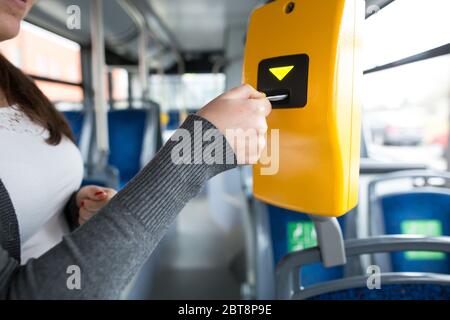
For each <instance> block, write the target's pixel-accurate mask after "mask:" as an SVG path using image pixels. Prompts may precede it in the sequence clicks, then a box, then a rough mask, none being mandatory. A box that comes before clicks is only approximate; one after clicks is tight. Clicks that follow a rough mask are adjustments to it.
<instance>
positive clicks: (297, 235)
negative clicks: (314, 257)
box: [287, 221, 317, 252]
mask: <svg viewBox="0 0 450 320" xmlns="http://www.w3.org/2000/svg"><path fill="white" fill-rule="evenodd" d="M287 242H288V243H287V245H288V252H292V251H298V250H303V249H307V248H311V247H315V246H317V235H316V229H315V228H314V223H313V222H312V221H296V222H288V225H287Z"/></svg>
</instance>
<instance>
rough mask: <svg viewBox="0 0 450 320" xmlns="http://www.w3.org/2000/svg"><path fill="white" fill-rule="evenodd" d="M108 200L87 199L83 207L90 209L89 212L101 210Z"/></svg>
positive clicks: (83, 202) (82, 204)
mask: <svg viewBox="0 0 450 320" xmlns="http://www.w3.org/2000/svg"><path fill="white" fill-rule="evenodd" d="M106 203H108V201H105V200H89V199H85V200H83V201H82V203H81V208H84V209H86V210H88V211H89V212H97V211H99V210H100V209H101V208H102V207H103V206H104V205H105V204H106Z"/></svg>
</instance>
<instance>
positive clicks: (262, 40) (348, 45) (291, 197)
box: [243, 0, 365, 217]
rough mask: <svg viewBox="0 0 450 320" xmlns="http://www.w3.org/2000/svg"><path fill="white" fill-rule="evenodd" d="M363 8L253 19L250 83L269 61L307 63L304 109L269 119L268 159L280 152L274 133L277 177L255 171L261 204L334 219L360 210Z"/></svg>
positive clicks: (280, 0) (282, 5) (353, 4)
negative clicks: (297, 58) (303, 57)
mask: <svg viewBox="0 0 450 320" xmlns="http://www.w3.org/2000/svg"><path fill="white" fill-rule="evenodd" d="M291 2H293V3H294V4H295V7H294V10H293V11H292V12H290V13H287V10H286V9H287V7H288V6H289V3H291ZM364 8H365V6H364V1H362V0H295V1H285V0H277V1H275V2H272V3H269V4H267V5H265V6H262V7H260V8H258V9H256V10H255V11H254V12H253V14H252V16H251V19H250V24H249V29H248V35H247V44H246V49H245V58H244V75H243V81H244V82H245V83H248V84H250V85H252V86H254V87H257V84H258V78H257V77H258V65H259V63H260V62H261V61H262V60H264V59H268V58H273V57H281V56H288V55H297V54H307V55H308V56H309V75H308V90H307V104H306V106H305V107H304V108H290V109H274V110H273V111H272V113H271V115H270V116H269V118H268V124H269V134H268V148H269V151H270V152H269V154H270V153H273V152H274V151H275V150H273V148H272V146H271V144H270V141H271V132H270V130H271V129H279V169H278V172H277V173H276V174H274V175H263V174H261V169H262V168H263V167H264V166H263V165H262V164H258V165H255V166H254V195H255V197H256V198H258V199H260V200H262V201H264V202H267V203H269V204H273V205H276V206H279V207H282V208H286V209H290V210H295V211H300V212H304V213H308V214H316V215H321V216H330V217H338V216H341V215H343V214H345V213H347V212H348V211H350V210H351V209H353V208H354V207H355V206H356V205H357V202H358V177H359V158H360V135H361V124H360V121H361V120H360V92H361V82H362V67H361V61H360V47H361V28H362V23H363V21H364ZM291 72H292V71H291Z"/></svg>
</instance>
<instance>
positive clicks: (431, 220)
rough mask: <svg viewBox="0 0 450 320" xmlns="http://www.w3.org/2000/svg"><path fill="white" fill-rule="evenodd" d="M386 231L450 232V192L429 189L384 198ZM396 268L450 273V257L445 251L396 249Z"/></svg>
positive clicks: (385, 232) (394, 256)
mask: <svg viewBox="0 0 450 320" xmlns="http://www.w3.org/2000/svg"><path fill="white" fill-rule="evenodd" d="M379 201H380V207H381V211H382V220H383V226H384V234H415V235H421V236H449V235H450V192H446V191H443V190H437V189H436V188H433V189H431V188H427V189H424V190H421V191H413V192H404V193H395V194H389V195H385V196H383V197H381V198H380V200H379ZM391 264H392V271H405V272H406V271H411V272H437V273H450V257H449V255H448V254H445V253H441V252H414V251H408V252H398V253H397V252H396V253H392V254H391Z"/></svg>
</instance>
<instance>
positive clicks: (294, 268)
mask: <svg viewBox="0 0 450 320" xmlns="http://www.w3.org/2000/svg"><path fill="white" fill-rule="evenodd" d="M398 251H401V252H406V251H417V252H427V251H428V252H437V253H447V254H448V253H449V252H450V237H446V236H441V237H423V236H412V235H383V236H374V237H371V238H364V239H350V240H346V241H345V253H346V257H347V259H349V258H357V257H361V256H363V255H367V254H373V253H381V252H387V253H390V252H398ZM317 262H322V255H321V252H320V249H319V248H318V247H314V248H310V249H307V250H302V251H297V252H292V253H290V254H288V255H286V256H285V257H283V259H282V260H281V261H280V262H279V263H278V265H277V269H276V282H277V283H276V288H277V289H276V290H277V298H278V299H294V300H304V299H312V300H335V299H336V300H353V299H355V300H361V299H371V300H372V299H374V300H391V299H411V300H431V299H433V300H441V299H446V300H448V299H449V297H450V275H448V274H439V273H430V272H384V271H383V270H382V269H381V270H380V269H378V271H376V270H375V273H374V272H373V271H372V270H371V269H369V268H368V269H367V270H364V271H363V272H362V274H359V275H352V276H345V277H343V278H341V279H336V280H331V281H326V282H321V283H318V284H314V285H312V286H304V283H303V281H304V279H303V278H301V277H296V276H295V275H296V273H297V272H298V270H299V269H300V270H301V269H303V268H305V267H306V266H308V265H310V264H314V263H317ZM372 267H373V266H372ZM376 272H378V273H376Z"/></svg>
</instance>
